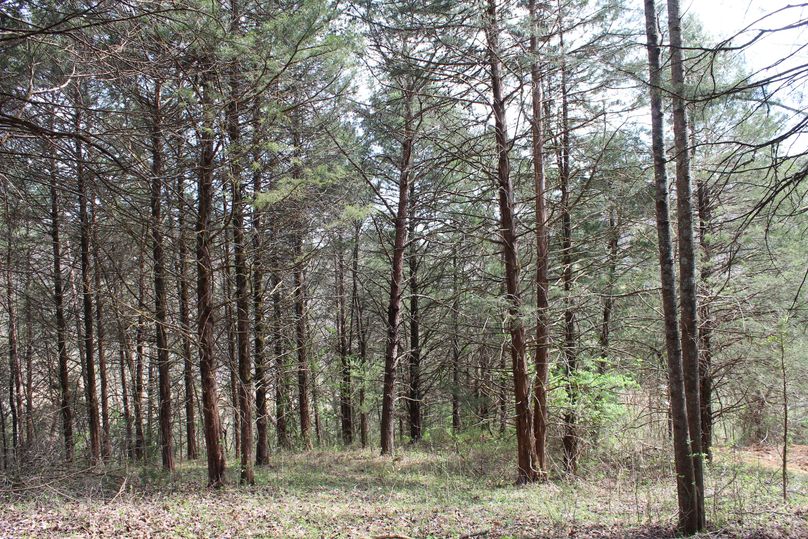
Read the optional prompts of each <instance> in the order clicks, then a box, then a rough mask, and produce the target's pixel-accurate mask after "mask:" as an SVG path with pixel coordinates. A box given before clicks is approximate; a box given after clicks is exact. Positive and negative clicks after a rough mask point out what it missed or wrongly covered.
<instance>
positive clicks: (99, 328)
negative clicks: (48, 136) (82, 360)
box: [90, 202, 112, 462]
mask: <svg viewBox="0 0 808 539" xmlns="http://www.w3.org/2000/svg"><path fill="white" fill-rule="evenodd" d="M90 212H91V216H92V217H91V226H92V245H93V254H92V256H93V277H94V285H95V291H96V302H95V327H96V335H97V338H96V346H97V347H98V374H99V377H100V378H101V434H102V436H101V456H102V457H103V459H104V461H105V462H106V461H108V460H109V459H110V457H111V456H112V439H111V436H110V423H109V385H108V381H107V357H106V351H105V350H104V344H105V342H104V337H105V335H104V307H103V302H102V301H101V293H100V292H101V273H102V271H103V268H102V267H101V257H100V254H99V246H98V221H97V214H96V213H97V212H96V205H95V202H92V203H91V204H90Z"/></svg>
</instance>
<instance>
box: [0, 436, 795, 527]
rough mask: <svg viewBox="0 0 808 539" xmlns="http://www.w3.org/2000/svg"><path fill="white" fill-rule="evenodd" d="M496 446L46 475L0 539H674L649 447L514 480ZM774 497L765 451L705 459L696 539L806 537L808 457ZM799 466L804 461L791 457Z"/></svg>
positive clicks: (665, 480)
mask: <svg viewBox="0 0 808 539" xmlns="http://www.w3.org/2000/svg"><path fill="white" fill-rule="evenodd" d="M512 454H513V452H512V449H511V448H510V447H509V446H507V445H501V444H499V443H498V442H490V443H482V444H475V445H472V446H468V447H463V446H462V445H460V446H456V447H453V448H446V447H444V448H435V447H422V448H417V449H415V448H404V449H403V450H401V451H400V452H399V456H398V457H396V458H395V459H389V458H382V457H379V456H378V454H377V452H375V451H374V452H371V451H370V450H359V449H356V450H347V451H338V450H333V451H313V452H309V453H279V454H275V455H273V456H272V458H271V461H272V464H271V465H269V466H263V467H260V468H257V469H256V485H255V486H252V487H246V488H245V487H239V486H238V484H237V479H236V474H237V468H236V467H235V461H230V462H229V465H230V467H231V468H230V469H229V470H228V474H229V480H230V483H229V484H228V486H225V487H223V488H221V489H219V490H210V489H207V488H205V479H206V472H205V468H204V460H200V461H198V462H185V463H182V464H181V465H180V466H179V467H178V472H177V473H176V474H175V476H174V477H169V476H167V475H165V474H163V473H161V472H159V471H156V470H155V469H153V468H130V469H123V468H114V467H112V466H107V468H106V469H105V470H101V469H91V470H74V471H73V472H61V473H60V474H56V472H55V471H51V472H50V473H46V472H45V471H44V470H43V472H41V474H40V475H37V476H36V477H31V476H30V475H29V476H27V477H25V478H24V479H20V480H17V481H15V482H13V483H11V484H9V483H8V480H7V482H6V484H3V485H0V537H85V536H93V537H111V536H117V537H379V538H380V537H386V538H392V537H412V538H415V537H465V538H471V537H475V538H490V537H575V538H583V537H589V538H599V537H631V538H635V539H641V538H657V537H673V536H674V532H673V526H674V524H675V519H676V496H675V491H674V488H673V484H672V480H671V477H672V474H671V470H670V463H669V462H668V459H667V457H666V453H665V452H663V451H662V450H661V449H659V448H649V449H648V450H647V451H642V452H624V453H622V454H621V455H620V458H614V459H611V460H605V459H601V460H598V461H595V460H594V459H591V458H590V459H588V460H586V461H585V462H583V463H582V466H581V467H582V470H581V474H580V475H581V477H580V478H578V479H572V480H570V479H567V480H562V479H552V480H551V481H549V482H547V483H544V484H539V485H534V486H526V487H518V486H515V485H514V484H513V479H514V473H513V470H512V466H513V463H512V462H511V460H510V458H509V457H510V455H512ZM792 455H793V456H794V462H793V465H792V470H793V473H791V474H790V483H789V496H790V500H789V501H788V502H787V503H786V502H783V500H782V498H781V490H780V489H781V483H780V471H779V468H778V466H779V465H778V464H776V462H777V460H776V458H775V457H777V456H778V453H777V451H776V450H775V449H766V448H752V449H745V450H741V449H728V448H721V449H719V450H717V451H716V452H715V459H714V462H713V463H712V464H710V465H709V470H708V478H707V487H706V494H707V498H706V506H707V512H708V520H709V522H710V530H711V531H710V533H708V534H705V535H704V537H749V538H768V537H771V538H778V537H808V466H806V465H807V464H808V460H805V457H808V447H805V446H802V447H797V448H795V449H794V450H793V451H792ZM800 459H803V460H800Z"/></svg>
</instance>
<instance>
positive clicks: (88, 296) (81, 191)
mask: <svg viewBox="0 0 808 539" xmlns="http://www.w3.org/2000/svg"><path fill="white" fill-rule="evenodd" d="M75 128H76V131H77V132H80V131H81V113H80V112H79V109H77V110H76V115H75ZM76 179H77V181H78V197H79V225H80V228H81V289H82V305H83V314H84V373H85V393H86V399H87V414H88V423H89V428H90V462H91V463H92V464H97V463H98V462H99V460H100V458H101V434H100V430H101V424H100V419H99V416H98V395H97V393H98V392H97V391H96V386H95V357H94V352H95V350H94V342H93V290H92V273H91V267H90V236H91V233H92V231H91V226H90V219H89V215H88V212H87V186H86V174H85V171H84V155H83V149H82V142H81V140H80V139H78V138H77V139H76Z"/></svg>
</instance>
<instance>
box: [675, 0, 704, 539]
mask: <svg viewBox="0 0 808 539" xmlns="http://www.w3.org/2000/svg"><path fill="white" fill-rule="evenodd" d="M681 26H682V20H681V16H680V14H679V0H668V33H669V35H670V43H671V61H670V65H671V83H672V91H673V93H672V102H673V137H674V144H675V154H676V217H677V222H678V226H677V230H678V243H679V291H680V294H681V297H680V299H679V306H680V311H681V324H680V328H679V329H680V331H681V344H682V370H683V372H684V383H685V398H686V400H687V422H688V428H689V431H690V444H691V451H692V454H693V472H694V475H695V481H696V498H697V503H698V523H699V526H698V527H699V529H703V528H704V526H705V515H704V455H703V453H702V444H701V440H702V432H701V411H700V410H701V398H700V396H699V346H698V339H699V335H698V303H697V297H696V252H695V242H694V239H693V203H692V194H691V178H690V152H689V151H688V144H687V117H686V111H685V99H684V92H685V83H684V80H685V79H684V59H683V53H682V27H681Z"/></svg>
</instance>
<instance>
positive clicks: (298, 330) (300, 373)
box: [292, 233, 312, 449]
mask: <svg viewBox="0 0 808 539" xmlns="http://www.w3.org/2000/svg"><path fill="white" fill-rule="evenodd" d="M302 256H303V240H302V238H301V237H300V233H296V235H295V239H294V258H295V268H294V271H293V272H292V273H293V275H292V277H293V279H294V283H293V286H294V290H293V295H294V308H295V346H296V348H297V392H298V404H299V408H300V438H301V440H302V441H303V447H304V448H306V449H311V448H312V442H311V406H310V405H309V359H308V354H307V340H308V339H307V336H306V297H305V289H304V283H303V279H304V276H303V261H302V260H301V258H302Z"/></svg>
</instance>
